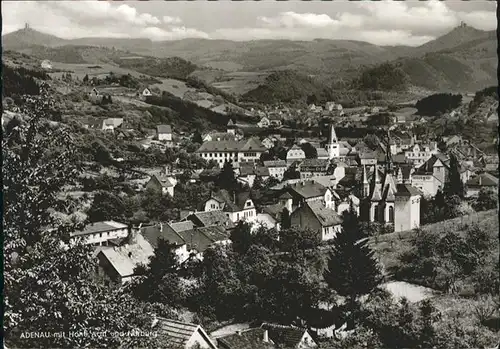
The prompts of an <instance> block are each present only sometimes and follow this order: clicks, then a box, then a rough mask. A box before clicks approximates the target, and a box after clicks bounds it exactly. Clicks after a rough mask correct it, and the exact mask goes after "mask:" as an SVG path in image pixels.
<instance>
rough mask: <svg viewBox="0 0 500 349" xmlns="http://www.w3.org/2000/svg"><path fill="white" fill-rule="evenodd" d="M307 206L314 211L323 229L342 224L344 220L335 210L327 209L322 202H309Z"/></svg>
mask: <svg viewBox="0 0 500 349" xmlns="http://www.w3.org/2000/svg"><path fill="white" fill-rule="evenodd" d="M306 205H307V206H309V208H310V209H311V210H312V212H313V213H314V215H315V216H316V218H317V219H318V221H319V222H320V223H321V225H322V226H323V227H331V226H333V225H338V224H340V223H342V219H341V218H340V216H339V215H338V214H337V212H335V211H334V210H332V209H330V208H327V207H326V206H324V205H323V203H322V202H320V201H313V202H307V203H306Z"/></svg>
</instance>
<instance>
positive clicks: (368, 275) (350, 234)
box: [324, 209, 382, 304]
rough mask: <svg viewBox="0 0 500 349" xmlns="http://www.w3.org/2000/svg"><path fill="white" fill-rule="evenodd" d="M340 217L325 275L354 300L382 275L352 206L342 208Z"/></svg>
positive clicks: (366, 291)
mask: <svg viewBox="0 0 500 349" xmlns="http://www.w3.org/2000/svg"><path fill="white" fill-rule="evenodd" d="M342 218H343V223H342V230H341V231H340V232H339V233H338V234H337V236H336V238H335V240H334V242H333V248H332V251H331V252H330V256H329V257H330V258H329V261H328V269H327V270H326V271H325V273H324V278H325V281H326V282H327V283H328V285H329V286H330V287H331V288H332V289H333V290H335V291H336V292H337V293H338V294H339V295H341V296H344V297H347V299H348V301H349V303H351V304H353V303H354V302H355V301H356V300H357V299H358V298H359V297H360V296H362V295H365V294H368V293H370V292H371V291H373V290H374V289H375V288H376V287H377V286H378V285H380V283H381V282H382V275H381V271H380V268H379V266H378V263H377V261H376V260H375V259H374V257H373V251H372V250H371V249H370V247H369V246H368V239H367V238H366V237H364V236H363V233H362V232H361V231H360V223H359V219H358V217H357V216H356V213H355V212H353V210H352V209H351V210H349V211H346V212H344V214H343V217H342ZM360 238H361V239H360Z"/></svg>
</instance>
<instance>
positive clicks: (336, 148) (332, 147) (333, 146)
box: [326, 124, 340, 160]
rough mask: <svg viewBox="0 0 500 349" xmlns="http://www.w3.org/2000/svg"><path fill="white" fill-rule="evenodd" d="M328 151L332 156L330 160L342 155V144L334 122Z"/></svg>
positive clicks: (329, 155) (329, 137)
mask: <svg viewBox="0 0 500 349" xmlns="http://www.w3.org/2000/svg"><path fill="white" fill-rule="evenodd" d="M326 151H327V152H328V157H329V158H330V160H331V159H334V158H339V157H340V145H339V143H338V139H337V134H336V133H335V128H334V127H333V124H331V125H330V132H329V134H328V141H327V144H326Z"/></svg>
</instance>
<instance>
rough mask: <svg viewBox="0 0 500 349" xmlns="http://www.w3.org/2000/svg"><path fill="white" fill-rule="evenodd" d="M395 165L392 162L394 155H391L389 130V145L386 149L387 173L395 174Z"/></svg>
mask: <svg viewBox="0 0 500 349" xmlns="http://www.w3.org/2000/svg"><path fill="white" fill-rule="evenodd" d="M393 171H394V164H393V162H392V153H391V133H390V131H389V130H387V144H386V149H385V172H386V173H393Z"/></svg>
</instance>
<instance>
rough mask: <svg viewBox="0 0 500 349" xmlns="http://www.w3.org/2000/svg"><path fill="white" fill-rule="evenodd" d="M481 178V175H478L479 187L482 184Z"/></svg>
mask: <svg viewBox="0 0 500 349" xmlns="http://www.w3.org/2000/svg"><path fill="white" fill-rule="evenodd" d="M481 178H482V177H481V175H479V185H481V182H482V180H481Z"/></svg>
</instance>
